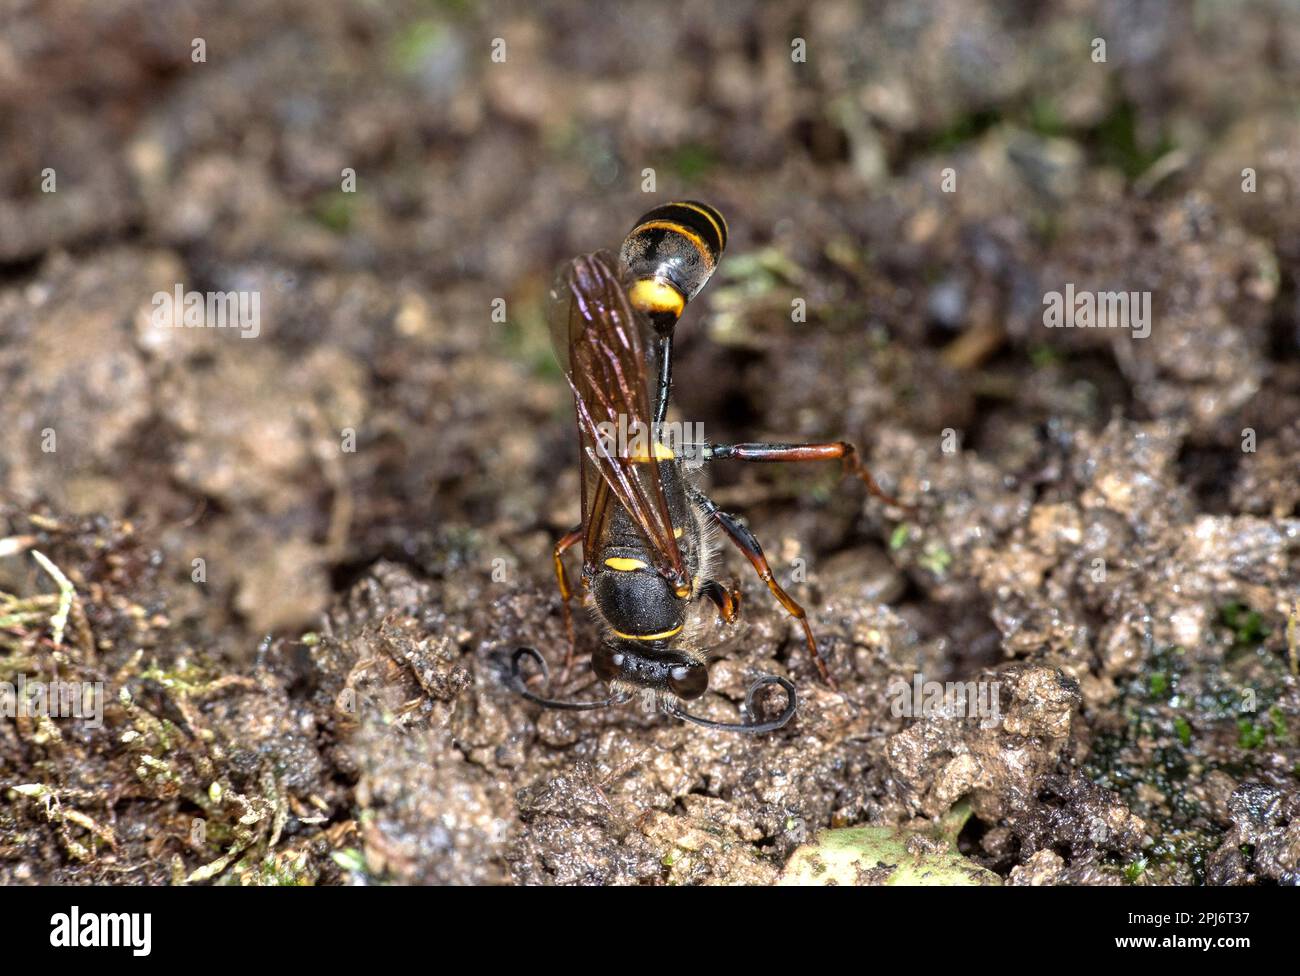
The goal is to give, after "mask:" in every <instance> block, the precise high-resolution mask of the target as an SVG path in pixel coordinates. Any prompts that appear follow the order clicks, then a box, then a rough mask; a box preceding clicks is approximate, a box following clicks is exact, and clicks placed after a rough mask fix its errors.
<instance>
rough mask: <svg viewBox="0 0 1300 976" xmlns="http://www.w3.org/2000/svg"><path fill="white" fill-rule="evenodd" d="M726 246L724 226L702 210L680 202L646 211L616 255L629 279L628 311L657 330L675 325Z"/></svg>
mask: <svg viewBox="0 0 1300 976" xmlns="http://www.w3.org/2000/svg"><path fill="white" fill-rule="evenodd" d="M726 246H727V222H726V221H725V220H723V219H722V214H720V213H718V211H716V210H714V209H713V208H712V207H710V206H709V205H708V204H705V203H696V202H695V201H692V200H686V201H682V202H680V203H668V204H664V205H663V206H662V207H656V208H655V209H653V210H651V211H650V212H649V213H647V214H645V215H644V216H643V217H642V218H641V219H640V220H638V221H637V222H636V226H635V227H633V228H632V230H631V232H630V233H629V234H628V235H627V238H626V240H624V241H623V247H622V249H621V250H620V251H619V259H620V260H621V262H622V264H623V267H624V268H625V269H626V270H627V272H628V274H629V275H630V276H631V278H632V286H631V288H630V289H629V291H628V297H629V298H630V299H631V301H632V305H633V306H634V307H635V308H637V309H639V310H640V311H642V312H644V313H646V314H647V315H649V316H650V318H651V319H652V320H653V321H654V322H655V324H656V325H657V326H661V327H662V325H661V324H663V323H666V324H667V325H668V326H671V324H673V323H676V321H677V319H678V318H680V317H681V314H682V310H683V309H685V307H686V303H687V302H688V301H690V300H691V299H692V298H694V297H695V296H696V295H698V294H699V293H700V289H701V288H703V287H704V286H705V284H707V283H708V280H709V277H710V276H711V275H712V274H713V269H714V268H715V267H717V265H718V259H719V258H720V257H721V256H722V252H723V249H724V248H726Z"/></svg>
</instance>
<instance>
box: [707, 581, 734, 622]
mask: <svg viewBox="0 0 1300 976" xmlns="http://www.w3.org/2000/svg"><path fill="white" fill-rule="evenodd" d="M700 593H701V594H702V595H704V596H707V597H708V598H709V599H710V600H712V601H713V605H714V606H715V607H717V608H718V615H719V616H721V617H722V621H723V623H728V624H729V623H734V622H735V620H736V617H737V616H739V615H740V590H738V589H734V588H733V589H727V588H726V587H725V586H723V585H722V584H721V583H719V582H718V581H717V580H709V581H708V582H706V583H705V584H704V585H703V586H701V587H700Z"/></svg>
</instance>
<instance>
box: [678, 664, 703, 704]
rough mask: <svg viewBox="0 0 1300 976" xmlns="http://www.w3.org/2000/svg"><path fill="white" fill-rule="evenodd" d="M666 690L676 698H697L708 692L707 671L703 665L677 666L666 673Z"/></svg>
mask: <svg viewBox="0 0 1300 976" xmlns="http://www.w3.org/2000/svg"><path fill="white" fill-rule="evenodd" d="M668 688H669V690H670V691H672V693H673V694H674V695H676V696H677V697H678V698H686V699H692V698H699V697H700V696H701V695H702V694H704V693H705V692H706V691H708V688H709V669H708V668H707V667H705V666H704V665H703V664H696V663H691V664H679V665H676V666H675V667H673V668H672V669H670V670H669V672H668Z"/></svg>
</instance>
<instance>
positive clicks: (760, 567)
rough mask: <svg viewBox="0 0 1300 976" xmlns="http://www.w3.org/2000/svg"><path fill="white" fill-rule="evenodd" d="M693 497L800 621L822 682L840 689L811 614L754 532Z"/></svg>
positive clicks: (694, 494)
mask: <svg viewBox="0 0 1300 976" xmlns="http://www.w3.org/2000/svg"><path fill="white" fill-rule="evenodd" d="M691 495H692V497H693V498H694V499H695V500H696V501H697V502H698V503H699V504H700V505H701V506H703V508H704V510H705V511H706V512H708V513H709V516H710V517H711V518H712V519H713V520H714V521H715V522H717V523H718V525H719V526H721V527H722V531H723V532H725V533H726V534H727V538H729V539H730V540H731V541H732V542H733V543H734V544H735V545H736V548H737V549H739V550H740V551H741V552H742V553H744V554H745V558H746V559H748V560H749V563H750V565H751V566H753V567H754V571H755V572H756V573H758V578H759V579H761V580H762V581H763V582H764V583H766V584H767V588H768V589H769V590H771V591H772V595H773V596H774V597H776V599H777V602H778V603H780V604H781V606H782V607H784V608H785V612H786V613H788V614H789V615H790V616H792V617H794V618H795V619H796V620H798V621H799V625H800V626H801V627H803V636H804V640H805V641H806V642H807V644H808V652H809V653H810V654H811V655H812V659H813V663H814V664H816V665H817V673H818V674H820V675H821V676H822V681H824V682H826V684H827V685H828V686H829V687H830V688H832V689H833V690H835V691H839V690H840V687H839V685H838V684H836V683H835V678H834V677H833V676H832V675H831V672H830V669H829V668H828V667H826V662H825V661H824V660H823V659H822V656H821V652H820V651H818V650H817V638H816V637H814V636H813V632H812V627H810V626H809V624H808V614H807V613H805V612H804V608H803V607H801V606H800V605H799V604H798V603H797V602H796V601H795V599H794V597H792V596H790V594H789V593H787V592H786V591H785V590H784V589H783V588H782V586H781V584H780V583H778V582H777V581H776V577H774V576H773V575H772V567H771V566H769V565H768V563H767V556H765V555H764V554H763V547H762V546H761V545H759V544H758V540H757V539H756V538H754V533H752V532H750V531H749V529H748V528H747V527H746V526H745V524H744V523H743V522H741V521H740V519H738V518H736V516H734V515H732V514H731V513H729V512H724V511H722V509H720V508H718V506H717V505H715V504H714V503H713V501H712V500H711V499H709V498H708V497H707V496H705V495H704V494H703V493H702V492H698V491H693V492H691Z"/></svg>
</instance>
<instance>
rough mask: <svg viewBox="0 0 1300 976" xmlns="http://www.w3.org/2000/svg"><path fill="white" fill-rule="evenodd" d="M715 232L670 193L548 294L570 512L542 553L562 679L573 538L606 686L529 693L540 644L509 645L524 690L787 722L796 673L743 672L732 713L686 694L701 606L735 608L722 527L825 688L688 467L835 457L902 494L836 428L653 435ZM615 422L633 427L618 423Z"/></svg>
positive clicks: (563, 704) (759, 726)
mask: <svg viewBox="0 0 1300 976" xmlns="http://www.w3.org/2000/svg"><path fill="white" fill-rule="evenodd" d="M726 246H727V223H726V221H725V220H724V219H723V217H722V214H720V213H719V212H718V211H717V210H715V209H714V208H713V207H711V206H709V205H707V204H704V203H699V202H696V201H690V200H687V201H681V202H675V203H668V204H665V205H663V206H660V207H656V208H655V209H653V210H651V211H649V212H648V213H646V214H645V215H643V216H642V217H641V218H640V219H639V220H638V221H637V222H636V224H635V225H634V226H633V228H632V230H631V232H630V233H629V234H628V235H627V237H626V239H625V240H624V241H623V245H622V247H621V248H620V251H619V254H618V256H617V258H615V257H614V256H613V255H611V254H610V253H608V252H606V251H597V252H595V253H593V254H587V255H584V256H581V257H578V258H576V259H574V260H573V261H572V262H570V263H569V264H568V265H567V266H566V267H565V268H564V269H562V271H561V273H560V275H559V277H558V282H557V285H556V288H555V290H554V291H553V292H552V296H551V298H552V303H551V304H552V311H551V334H552V342H553V345H554V346H555V352H556V357H557V359H558V360H559V362H560V365H561V367H562V368H563V371H564V375H565V376H566V377H567V379H568V383H569V386H570V388H571V389H572V392H573V400H574V410H575V416H576V420H577V429H578V446H579V454H580V458H581V465H582V478H581V485H582V521H581V523H580V524H579V525H577V526H576V527H575V528H574V529H573V530H572V531H570V532H568V533H566V534H565V535H564V536H563V537H562V538H561V539H560V540H559V541H558V542H557V543H556V544H555V548H554V551H553V555H554V564H555V575H556V579H557V582H558V584H559V590H560V597H561V600H562V603H563V610H564V623H565V629H566V632H567V634H568V641H569V644H568V653H567V655H566V659H565V668H564V678H565V679H566V680H567V677H568V674H569V670H570V668H571V666H572V664H573V660H574V655H575V647H576V644H575V638H574V630H573V617H572V610H571V607H570V604H571V603H572V601H573V599H574V597H575V596H577V595H579V594H578V593H577V591H575V589H574V587H573V586H572V585H571V584H570V581H569V576H568V573H567V571H566V569H565V565H564V555H565V553H566V552H567V551H568V550H569V549H571V548H573V547H574V546H575V545H579V544H581V546H582V556H583V562H582V577H581V581H580V586H581V590H582V593H583V594H590V596H591V597H592V603H593V605H594V612H595V615H596V618H597V620H598V622H599V624H600V628H601V632H602V636H601V640H600V643H599V645H598V646H597V647H596V649H595V650H594V651H593V652H592V655H591V666H592V670H593V672H594V673H595V675H596V677H597V678H599V679H600V680H601V681H603V682H605V683H606V684H607V685H608V687H609V694H608V695H607V696H606V697H605V698H600V699H595V700H567V699H557V698H551V697H548V696H547V695H545V694H538V693H536V692H534V691H532V690H531V689H530V688H529V686H528V683H527V679H526V678H525V675H524V673H523V661H524V660H525V659H529V660H531V661H533V662H534V664H535V665H536V666H537V669H538V671H539V672H540V678H541V680H542V682H543V683H544V684H545V685H548V686H549V684H550V672H549V670H548V668H547V665H546V661H545V659H544V658H543V657H542V655H541V654H539V653H538V652H537V651H536V650H535V649H534V648H531V647H521V648H519V649H517V650H516V651H515V654H514V657H513V659H512V681H513V683H514V685H515V687H516V690H518V691H519V693H520V694H522V695H523V696H524V697H525V698H526V699H528V700H529V701H532V702H535V703H537V704H539V705H543V706H545V707H547V708H558V709H569V710H590V709H597V708H607V707H610V706H614V705H622V704H626V703H627V702H629V701H631V700H632V699H633V698H634V697H637V696H640V697H641V698H642V699H643V700H645V701H646V702H647V704H649V705H651V706H652V707H657V708H658V709H660V710H662V711H663V712H665V713H666V714H668V715H671V716H674V717H676V718H678V719H682V720H684V721H688V722H693V723H695V724H696V725H702V726H706V727H709V728H715V729H726V730H731V731H737V732H748V733H760V732H770V731H773V730H775V729H779V728H781V727H782V726H783V725H785V724H786V723H787V722H788V721H789V720H790V718H791V717H792V716H793V715H794V713H795V707H796V704H797V696H796V693H795V687H794V685H793V683H791V682H790V681H789V680H788V679H786V678H784V677H780V676H777V675H765V676H763V677H760V678H759V679H758V680H757V681H756V682H754V684H753V685H752V686H751V688H750V689H749V693H748V695H747V696H746V701H745V707H744V712H743V716H744V719H745V720H744V721H743V722H739V723H732V722H717V721H713V720H711V719H707V718H703V717H701V716H698V715H695V714H692V713H691V712H690V711H688V710H687V708H686V706H685V704H684V703H685V702H689V701H693V700H695V699H698V698H700V697H701V696H702V695H703V694H704V693H705V692H706V691H707V690H708V687H709V670H708V658H707V649H706V648H705V647H703V646H702V643H703V642H702V635H703V633H704V631H705V629H706V627H707V624H708V618H707V614H708V613H712V612H716V613H717V614H718V615H719V616H720V617H721V619H722V620H723V622H724V623H726V624H728V625H729V624H732V623H734V622H735V620H736V619H737V615H738V613H739V609H740V592H739V590H738V589H736V588H735V587H734V586H726V585H724V584H723V583H722V582H721V581H719V580H718V579H717V577H716V575H715V574H716V571H717V568H718V567H717V551H716V549H717V547H716V545H715V540H716V539H717V538H718V537H719V536H721V537H723V538H725V539H727V540H729V541H730V542H731V543H733V544H734V545H735V546H736V547H737V548H738V549H739V550H740V551H741V553H743V554H744V556H745V558H746V559H747V560H748V561H749V563H750V565H752V566H753V568H754V570H755V572H757V574H758V576H759V578H760V579H761V580H762V581H763V583H765V584H766V585H767V588H768V590H770V591H771V593H772V596H773V597H775V598H776V600H777V602H779V603H780V605H781V606H782V607H783V608H784V609H785V611H786V612H787V613H788V614H790V616H791V617H793V618H795V619H796V620H798V621H799V624H800V626H801V627H802V628H803V636H804V641H805V643H806V644H807V647H808V652H809V654H810V655H811V656H812V660H813V662H814V663H815V664H816V666H817V669H818V672H819V673H820V675H821V678H822V680H823V681H824V682H825V683H826V684H827V685H829V686H830V687H832V688H835V687H836V683H835V680H834V678H833V676H832V675H831V672H830V670H829V669H828V668H827V666H826V662H825V661H824V660H823V659H822V656H821V653H820V652H819V651H818V648H817V640H816V638H815V637H814V636H813V631H812V627H811V626H810V625H809V622H808V617H807V614H806V613H805V612H804V609H803V607H801V606H800V605H799V604H798V603H797V602H796V601H795V600H794V599H793V598H792V597H791V596H790V594H788V593H787V592H786V591H785V589H784V588H783V587H782V586H781V584H780V583H779V582H777V580H776V577H775V576H774V575H773V573H772V568H771V566H770V565H769V564H768V561H767V557H766V556H765V555H764V553H763V548H762V546H761V545H759V542H758V539H756V538H755V537H754V535H753V533H752V532H750V530H749V529H748V528H747V527H746V525H745V524H744V522H742V521H741V520H740V519H739V518H738V517H737V516H735V515H733V514H731V513H730V512H726V511H723V510H722V509H721V508H719V507H718V506H717V505H716V504H714V502H713V501H712V500H711V499H710V498H709V497H708V496H707V495H706V494H705V493H704V491H703V489H702V488H701V487H700V485H699V483H698V477H697V471H698V469H699V468H701V467H703V466H704V464H705V463H708V462H714V461H723V460H733V461H746V462H757V463H772V462H781V461H829V460H840V461H841V462H842V463H843V467H844V471H845V473H852V474H855V475H856V476H857V477H858V478H860V479H861V480H862V481H863V482H864V483H865V484H866V486H867V489H868V490H869V491H870V492H871V494H873V495H874V496H876V497H877V498H880V499H882V500H883V501H885V502H887V503H889V504H893V505H899V503H898V502H897V501H895V500H894V499H893V498H891V497H890V496H888V495H886V494H885V493H884V492H883V491H881V489H880V487H879V485H877V484H876V481H875V479H874V478H873V477H872V476H871V473H870V471H869V470H868V469H867V468H866V466H865V465H864V464H863V463H862V461H861V458H860V456H859V454H858V452H857V451H856V450H855V449H854V447H853V445H852V444H849V443H847V442H845V441H832V442H827V443H818V444H768V443H744V444H714V443H708V442H698V441H691V442H687V441H685V440H684V438H682V437H676V438H668V437H664V436H662V435H663V431H664V428H665V424H664V421H665V418H666V416H667V412H668V400H669V394H670V392H671V387H672V355H673V333H674V331H675V329H676V326H677V323H678V321H679V320H680V319H681V317H682V313H683V312H684V311H685V309H686V306H687V304H688V303H689V302H690V301H692V300H693V299H694V298H695V297H696V296H697V295H698V294H699V293H700V291H701V290H702V289H703V288H704V286H705V284H707V282H708V280H709V278H710V277H711V276H712V274H713V271H714V269H715V268H716V267H717V265H718V261H719V259H720V258H721V257H722V253H723V251H724V250H725V249H726ZM652 387H653V394H654V395H653V399H652V395H651V394H652ZM669 426H672V425H669ZM616 431H617V432H618V433H619V435H624V434H625V433H626V432H628V431H635V432H636V433H637V435H638V436H634V437H631V438H629V437H627V436H617V437H615V436H613V435H614V432H616ZM900 507H906V506H900ZM562 683H563V682H562ZM773 685H779V686H780V687H781V688H782V689H783V690H784V692H785V699H786V700H785V706H784V708H783V710H782V711H781V712H780V714H778V715H776V716H775V717H773V718H769V719H761V718H759V717H758V714H757V711H756V696H757V694H758V693H759V692H760V691H762V690H763V689H764V688H768V687H771V686H773Z"/></svg>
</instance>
